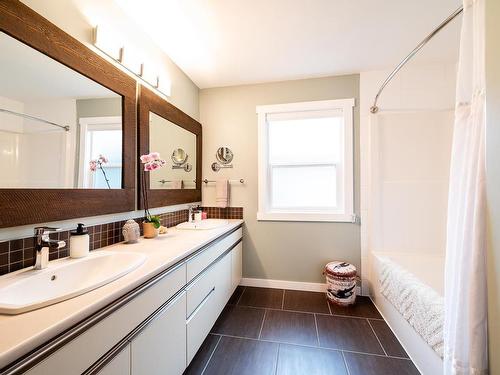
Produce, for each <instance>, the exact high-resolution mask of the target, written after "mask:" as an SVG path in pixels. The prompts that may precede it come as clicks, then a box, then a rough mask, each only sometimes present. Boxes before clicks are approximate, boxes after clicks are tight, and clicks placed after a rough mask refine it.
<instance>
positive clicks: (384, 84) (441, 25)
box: [370, 6, 464, 113]
mask: <svg viewBox="0 0 500 375" xmlns="http://www.w3.org/2000/svg"><path fill="white" fill-rule="evenodd" d="M463 10H464V8H463V6H461V7H460V8H458V9H457V10H455V11H454V12H453V13H452V14H451V15H450V16H449V17H448V18H447V19H445V20H444V21H443V22H442V23H441V24H440V25H439V26H438V27H436V28H435V29H434V30H433V31H432V32H431V33H430V34H429V35H427V36H426V37H425V39H424V40H422V41H421V42H420V43H419V44H418V46H416V47H415V48H414V49H413V51H411V52H410V53H409V54H408V56H406V57H405V58H404V59H403V60H402V61H401V62H400V63H399V64H398V66H396V67H395V68H394V70H393V71H392V72H391V74H389V76H388V77H387V78H386V79H385V81H384V82H383V83H382V85H381V86H380V88H379V89H378V92H377V95H376V96H375V100H374V101H373V105H372V106H371V108H370V112H371V113H377V112H378V110H379V108H378V106H377V102H378V99H379V97H380V94H381V93H382V91H384V88H385V86H387V84H388V83H389V82H391V80H392V79H393V78H394V76H395V75H396V74H397V73H398V72H399V71H400V70H401V68H402V67H403V66H404V65H405V64H406V63H407V62H408V61H409V60H410V59H411V58H412V57H413V56H415V55H416V54H417V52H418V51H420V50H421V49H422V47H423V46H425V45H426V44H427V43H428V42H429V41H430V40H431V39H432V38H433V37H434V36H435V35H436V34H437V33H439V32H440V31H441V30H442V29H443V28H444V27H445V26H446V25H448V24H449V23H450V22H451V21H452V20H453V19H455V17H457V16H458V15H459V14H460V13H462V12H463Z"/></svg>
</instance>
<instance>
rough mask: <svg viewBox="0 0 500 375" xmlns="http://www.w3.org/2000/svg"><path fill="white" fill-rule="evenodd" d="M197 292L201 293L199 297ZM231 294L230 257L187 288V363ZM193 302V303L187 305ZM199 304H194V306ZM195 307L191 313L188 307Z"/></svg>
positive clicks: (225, 258) (229, 255)
mask: <svg viewBox="0 0 500 375" xmlns="http://www.w3.org/2000/svg"><path fill="white" fill-rule="evenodd" d="M200 290H202V291H203V293H202V294H200V292H199V291H200ZM230 293H231V253H228V254H226V255H225V256H224V257H223V258H222V259H221V260H219V261H218V262H217V263H215V264H214V265H212V266H211V267H210V268H209V269H207V270H206V271H204V272H203V273H202V274H201V275H200V277H199V278H197V279H196V280H195V281H194V282H193V283H192V284H191V285H190V287H189V288H188V290H187V296H188V301H187V302H188V310H187V312H188V316H187V317H186V319H187V320H186V331H187V363H189V362H191V360H192V359H193V357H194V355H195V354H196V352H197V351H198V349H199V348H200V346H201V344H202V343H203V341H204V340H205V337H207V335H208V333H209V332H210V329H211V328H212V326H213V325H214V323H215V321H216V320H217V317H218V316H219V315H220V313H221V312H222V310H223V309H224V306H225V304H226V302H227V300H228V299H229V297H230ZM193 299H194V300H195V301H196V302H194V303H192V302H191V303H190V301H192V300H193ZM198 301H199V303H198V304H196V303H197V302H198ZM195 305H196V307H195V308H194V309H193V308H192V306H195Z"/></svg>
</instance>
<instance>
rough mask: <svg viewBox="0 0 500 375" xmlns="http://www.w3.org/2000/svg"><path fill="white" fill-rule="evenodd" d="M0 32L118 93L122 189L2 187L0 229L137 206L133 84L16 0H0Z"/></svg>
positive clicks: (120, 72)
mask: <svg viewBox="0 0 500 375" xmlns="http://www.w3.org/2000/svg"><path fill="white" fill-rule="evenodd" d="M0 31H1V32H3V33H5V34H7V35H9V36H11V37H13V38H15V39H17V40H18V41H20V42H22V43H24V44H26V45H28V46H30V47H32V48H34V49H36V50H38V51H39V52H41V53H43V54H45V55H47V56H49V57H51V58H53V59H54V60H56V61H58V62H60V63H62V64H64V65H66V66H67V67H69V68H71V69H73V70H75V71H77V72H79V73H80V74H83V75H84V76H86V77H88V78H90V79H92V80H93V81H95V82H97V83H99V84H101V85H103V86H105V87H107V88H108V89H110V90H112V91H114V92H115V93H117V94H119V95H121V96H122V121H123V128H122V129H123V136H122V139H123V146H122V153H123V159H122V160H123V162H122V165H123V169H122V189H113V190H107V189H0V213H1V214H0V228H5V227H13V226H18V225H26V224H34V223H43V222H48V221H56V220H65V219H72V218H78V217H87V216H96V215H104V214H111V213H116V212H125V211H133V210H134V209H135V166H136V162H135V148H136V135H135V133H136V119H137V118H136V93H137V82H136V81H135V80H134V79H133V78H131V77H130V76H128V75H127V74H125V73H124V72H122V71H121V70H120V69H118V68H117V67H116V66H114V65H113V64H112V63H110V62H108V61H106V60H105V59H103V58H102V57H100V56H99V55H97V54H96V53H95V52H93V51H91V50H90V49H89V48H87V47H86V46H85V45H83V44H82V43H80V42H79V41H77V40H76V39H74V38H73V37H72V36H70V35H68V34H66V33H65V32H64V31H62V30H61V29H59V28H58V27H57V26H55V25H54V24H52V23H50V22H49V21H48V20H46V19H45V18H43V17H42V16H41V15H39V14H38V13H36V12H35V11H33V10H32V9H30V8H29V7H27V6H26V5H24V4H23V3H21V2H20V1H18V0H1V1H0Z"/></svg>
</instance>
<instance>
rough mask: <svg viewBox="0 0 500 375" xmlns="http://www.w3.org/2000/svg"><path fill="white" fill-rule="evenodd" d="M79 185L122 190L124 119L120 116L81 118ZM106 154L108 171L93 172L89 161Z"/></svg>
mask: <svg viewBox="0 0 500 375" xmlns="http://www.w3.org/2000/svg"><path fill="white" fill-rule="evenodd" d="M79 123H80V162H79V163H80V165H79V178H78V181H79V185H78V186H79V187H83V188H93V189H107V188H108V184H109V188H111V189H121V187H122V119H121V117H119V116H109V117H82V118H80V121H79ZM99 155H104V156H105V157H106V158H107V159H108V163H106V164H105V165H104V167H103V168H104V171H105V173H106V178H107V179H108V182H106V180H105V178H104V174H103V173H101V172H100V171H96V172H92V171H91V170H90V168H89V162H90V161H91V160H96V159H97V158H99Z"/></svg>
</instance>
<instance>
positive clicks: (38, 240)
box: [35, 227, 66, 270]
mask: <svg viewBox="0 0 500 375" xmlns="http://www.w3.org/2000/svg"><path fill="white" fill-rule="evenodd" d="M60 230H61V229H60V228H50V227H36V228H35V255H36V262H35V270H41V269H43V268H46V267H47V266H48V265H49V249H60V248H61V247H64V246H66V242H65V241H57V240H51V239H50V237H49V235H50V234H51V233H57V232H58V231H60Z"/></svg>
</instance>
